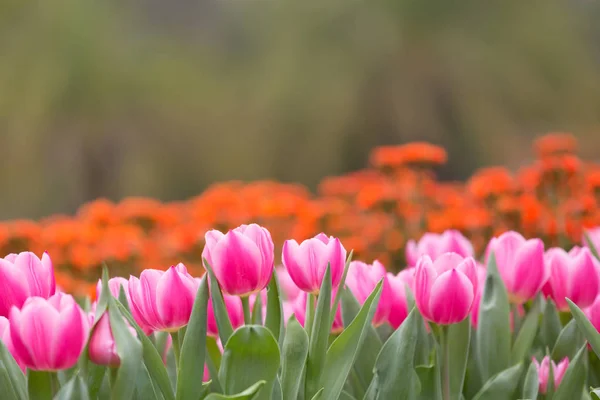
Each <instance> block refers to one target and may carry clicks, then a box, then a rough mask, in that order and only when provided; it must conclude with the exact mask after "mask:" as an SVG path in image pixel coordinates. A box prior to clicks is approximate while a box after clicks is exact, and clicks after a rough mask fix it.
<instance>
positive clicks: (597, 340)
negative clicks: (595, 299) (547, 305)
mask: <svg viewBox="0 0 600 400" xmlns="http://www.w3.org/2000/svg"><path fill="white" fill-rule="evenodd" d="M567 303H569V308H570V309H571V314H573V318H574V319H575V321H577V326H578V327H579V329H580V330H581V332H583V336H585V338H586V339H587V341H588V343H589V344H590V346H591V347H592V350H594V353H596V355H599V354H600V333H598V331H597V330H596V328H595V327H594V325H592V323H591V322H590V320H589V319H587V317H586V316H585V314H584V313H583V311H581V309H580V308H579V307H577V305H576V304H575V303H573V302H572V301H571V300H569V299H567ZM599 357H600V356H599Z"/></svg>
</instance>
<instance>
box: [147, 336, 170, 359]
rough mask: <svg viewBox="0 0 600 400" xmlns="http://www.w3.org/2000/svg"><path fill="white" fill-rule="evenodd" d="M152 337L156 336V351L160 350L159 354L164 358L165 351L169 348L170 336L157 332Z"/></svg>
mask: <svg viewBox="0 0 600 400" xmlns="http://www.w3.org/2000/svg"><path fill="white" fill-rule="evenodd" d="M152 336H155V339H154V340H155V345H156V350H158V354H160V356H161V358H162V357H163V355H164V354H165V349H166V348H167V338H168V337H169V334H168V333H167V332H156V334H154V335H152ZM152 336H151V337H152Z"/></svg>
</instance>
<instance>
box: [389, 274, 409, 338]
mask: <svg viewBox="0 0 600 400" xmlns="http://www.w3.org/2000/svg"><path fill="white" fill-rule="evenodd" d="M387 279H388V282H389V284H390V288H391V291H392V297H391V298H392V301H391V304H392V306H391V310H390V315H389V316H388V322H389V323H390V325H391V326H392V328H394V329H397V328H398V327H399V326H400V325H401V324H402V322H403V321H404V320H405V319H406V317H407V316H408V312H409V311H410V310H409V309H408V303H407V301H406V288H407V287H408V289H409V290H413V288H414V279H415V268H414V267H411V268H406V269H403V270H402V271H400V272H399V273H398V274H397V275H394V274H392V273H390V272H388V273H387Z"/></svg>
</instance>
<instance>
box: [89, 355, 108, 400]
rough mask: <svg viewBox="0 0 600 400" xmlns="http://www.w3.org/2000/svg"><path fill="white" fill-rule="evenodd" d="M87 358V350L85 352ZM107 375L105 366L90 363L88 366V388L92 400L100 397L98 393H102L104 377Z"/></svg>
mask: <svg viewBox="0 0 600 400" xmlns="http://www.w3.org/2000/svg"><path fill="white" fill-rule="evenodd" d="M85 354H86V357H88V356H87V349H86V350H85ZM105 375H106V367H104V366H103V365H96V364H94V363H93V362H91V361H89V362H88V364H87V387H88V394H89V396H90V398H91V399H95V398H96V397H97V396H98V392H100V388H101V387H102V382H103V381H104V376H105Z"/></svg>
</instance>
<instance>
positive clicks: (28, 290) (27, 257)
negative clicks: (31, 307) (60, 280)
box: [0, 251, 56, 317]
mask: <svg viewBox="0 0 600 400" xmlns="http://www.w3.org/2000/svg"><path fill="white" fill-rule="evenodd" d="M0 282H2V290H1V291H0V292H2V293H1V294H0V316H3V317H8V315H9V313H10V309H11V308H12V307H13V306H15V307H17V308H21V306H23V304H24V303H25V300H27V298H29V297H32V296H37V297H43V298H45V299H47V298H48V297H50V296H52V295H54V293H55V291H56V282H55V280H54V267H53V266H52V260H51V259H50V256H49V255H48V253H44V254H43V255H42V259H41V260H40V259H39V258H38V256H36V255H35V254H33V253H31V252H28V251H27V252H23V253H19V254H9V255H7V256H6V257H4V258H0Z"/></svg>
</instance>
